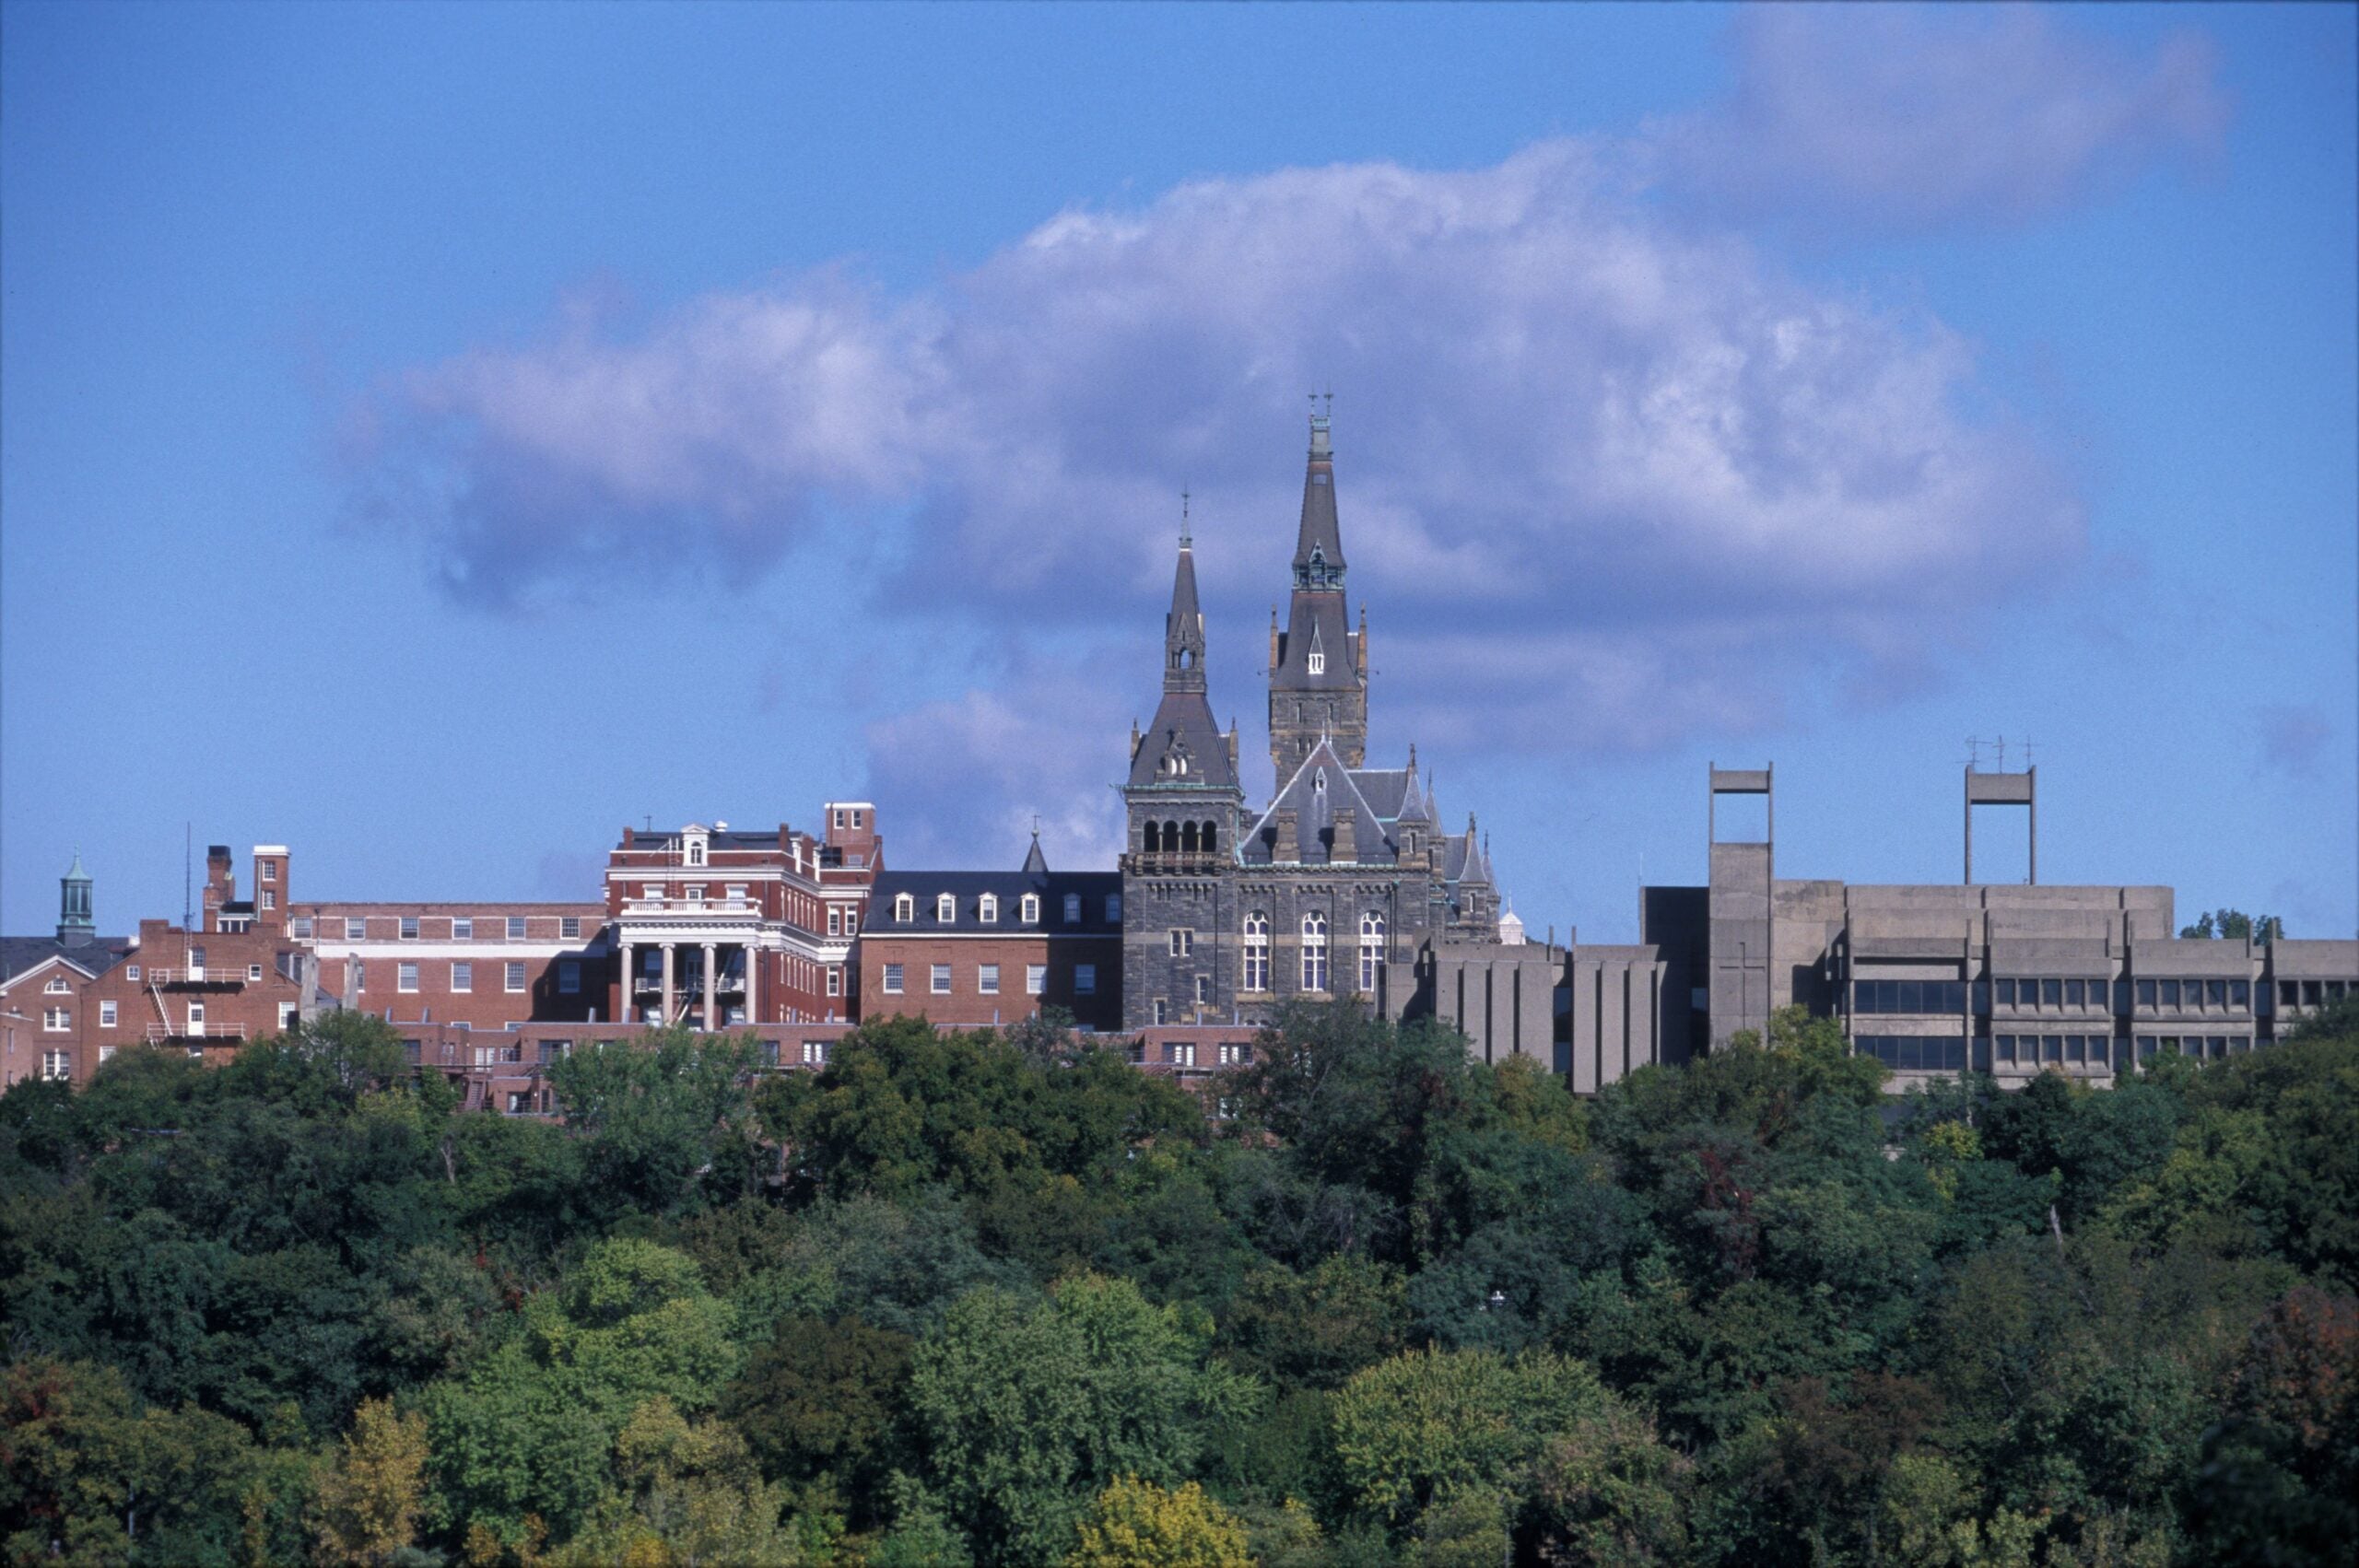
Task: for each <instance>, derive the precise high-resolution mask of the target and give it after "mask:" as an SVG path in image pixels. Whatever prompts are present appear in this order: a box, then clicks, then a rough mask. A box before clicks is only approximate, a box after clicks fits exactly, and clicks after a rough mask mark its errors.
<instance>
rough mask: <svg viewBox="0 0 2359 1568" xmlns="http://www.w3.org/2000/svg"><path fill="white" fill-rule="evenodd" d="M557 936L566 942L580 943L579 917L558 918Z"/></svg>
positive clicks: (566, 916)
mask: <svg viewBox="0 0 2359 1568" xmlns="http://www.w3.org/2000/svg"><path fill="white" fill-rule="evenodd" d="M557 935H558V936H559V937H560V938H562V939H563V940H565V941H567V942H580V941H581V916H579V915H563V916H559V917H558V919H557Z"/></svg>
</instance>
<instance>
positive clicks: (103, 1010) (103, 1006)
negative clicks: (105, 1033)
mask: <svg viewBox="0 0 2359 1568" xmlns="http://www.w3.org/2000/svg"><path fill="white" fill-rule="evenodd" d="M114 1017H115V1012H114V1003H112V1002H111V1001H102V1002H100V1003H99V1027H100V1028H101V1029H111V1028H113V1027H114Z"/></svg>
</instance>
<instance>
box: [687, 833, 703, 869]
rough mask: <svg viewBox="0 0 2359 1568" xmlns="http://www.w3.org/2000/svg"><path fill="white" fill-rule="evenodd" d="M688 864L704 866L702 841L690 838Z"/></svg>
mask: <svg viewBox="0 0 2359 1568" xmlns="http://www.w3.org/2000/svg"><path fill="white" fill-rule="evenodd" d="M688 864H690V865H692V866H700V865H702V864H704V840H703V839H701V838H691V839H689V840H688Z"/></svg>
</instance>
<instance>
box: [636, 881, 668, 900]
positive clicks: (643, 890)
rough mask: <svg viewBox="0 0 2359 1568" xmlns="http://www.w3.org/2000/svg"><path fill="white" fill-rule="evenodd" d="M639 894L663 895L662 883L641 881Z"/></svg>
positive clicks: (656, 896) (651, 896)
mask: <svg viewBox="0 0 2359 1568" xmlns="http://www.w3.org/2000/svg"><path fill="white" fill-rule="evenodd" d="M639 895H640V897H641V898H661V897H663V883H660V882H650V883H640V889H639Z"/></svg>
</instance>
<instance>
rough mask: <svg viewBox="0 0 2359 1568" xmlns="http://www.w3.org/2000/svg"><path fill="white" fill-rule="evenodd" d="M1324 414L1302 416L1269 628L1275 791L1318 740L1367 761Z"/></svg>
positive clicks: (1358, 641)
mask: <svg viewBox="0 0 2359 1568" xmlns="http://www.w3.org/2000/svg"><path fill="white" fill-rule="evenodd" d="M1327 426H1328V419H1327V415H1324V414H1314V415H1311V416H1310V463H1309V473H1307V474H1305V475H1304V476H1303V482H1302V525H1301V528H1300V530H1299V532H1297V535H1296V538H1295V550H1294V592H1293V595H1292V598H1291V600H1290V602H1289V603H1288V605H1287V610H1286V623H1285V630H1283V631H1281V630H1280V629H1279V628H1278V626H1277V623H1276V618H1275V617H1274V616H1273V617H1272V620H1271V626H1270V761H1271V764H1272V765H1273V766H1274V767H1275V769H1276V771H1277V778H1276V783H1275V785H1274V788H1276V789H1280V790H1283V789H1285V785H1286V781H1287V780H1288V779H1290V778H1293V777H1294V776H1295V774H1296V772H1297V771H1298V770H1299V769H1300V768H1301V766H1302V762H1303V759H1304V758H1305V757H1307V756H1309V755H1310V751H1311V748H1312V747H1313V746H1316V745H1317V744H1318V743H1319V742H1320V739H1321V738H1324V739H1326V740H1328V741H1329V742H1331V743H1332V744H1333V746H1334V748H1335V753H1336V755H1338V756H1340V757H1342V758H1343V761H1344V766H1346V767H1360V766H1366V764H1367V614H1366V612H1365V611H1363V612H1362V614H1361V620H1360V626H1359V629H1358V630H1357V631H1354V630H1353V629H1352V626H1351V618H1350V614H1349V612H1348V610H1347V607H1346V606H1345V604H1344V539H1343V533H1342V532H1341V531H1340V529H1339V528H1338V527H1337V525H1336V521H1335V459H1334V454H1333V453H1332V451H1330V450H1329V447H1328V444H1327Z"/></svg>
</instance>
